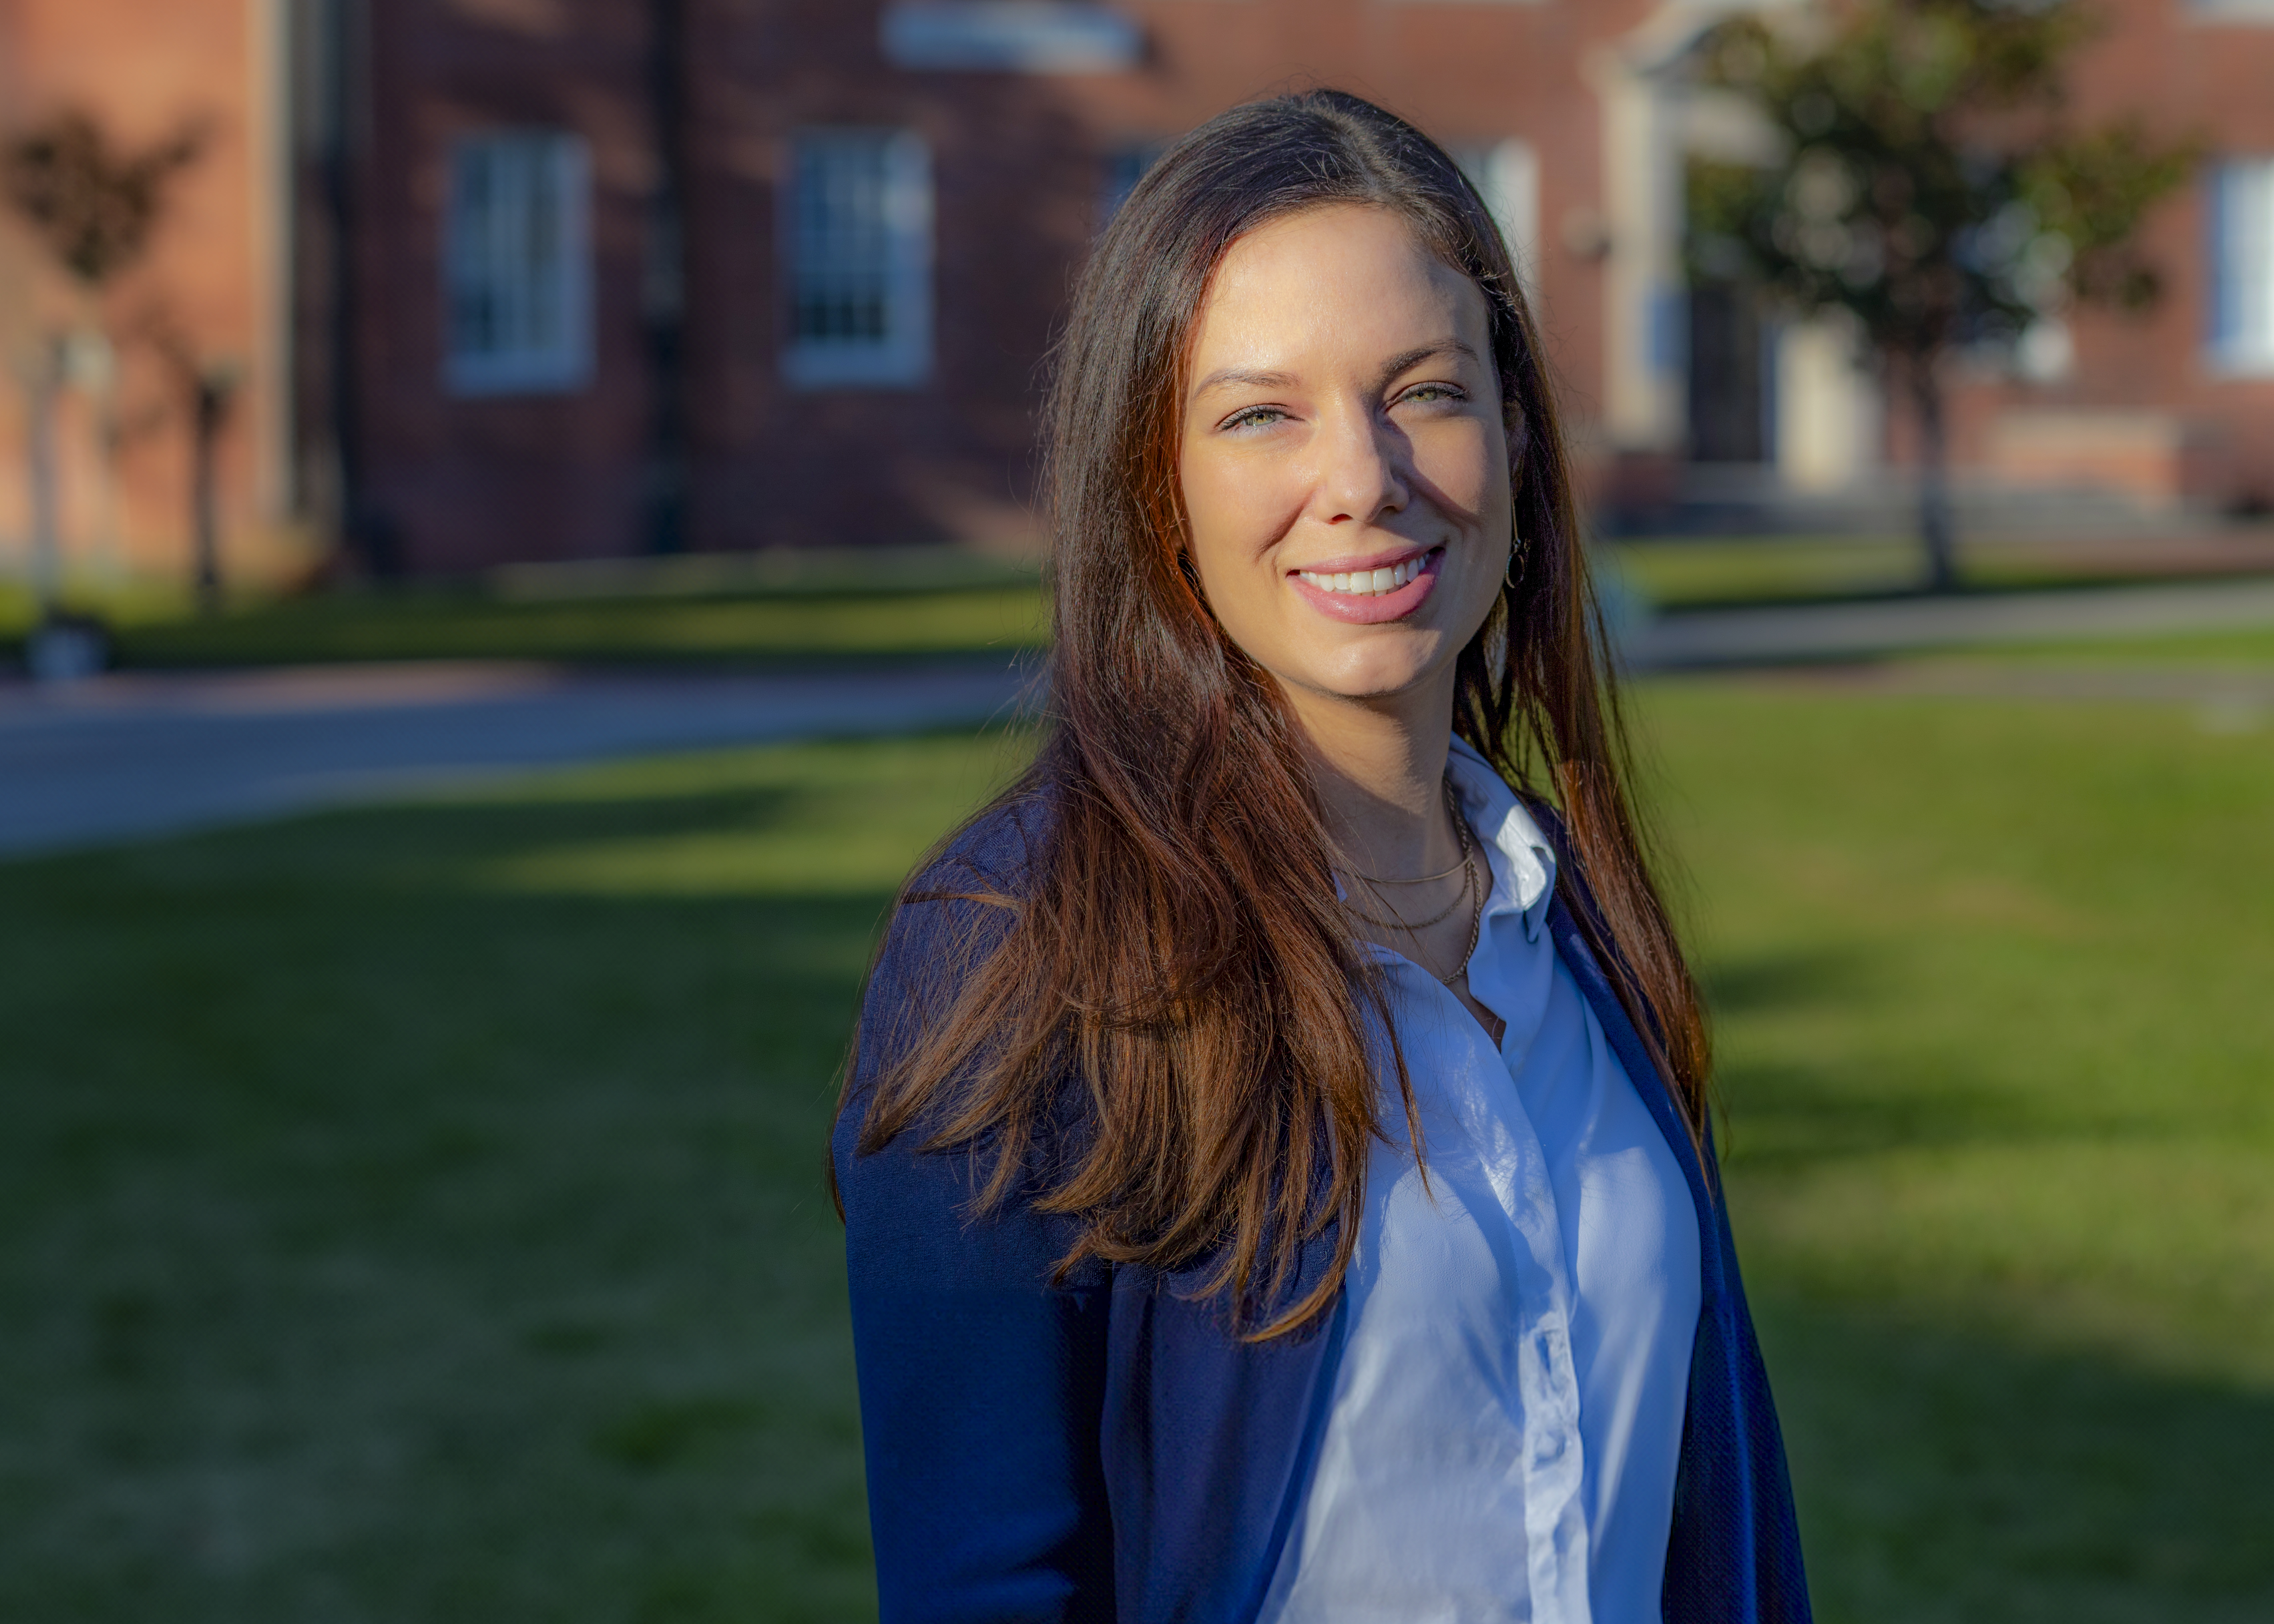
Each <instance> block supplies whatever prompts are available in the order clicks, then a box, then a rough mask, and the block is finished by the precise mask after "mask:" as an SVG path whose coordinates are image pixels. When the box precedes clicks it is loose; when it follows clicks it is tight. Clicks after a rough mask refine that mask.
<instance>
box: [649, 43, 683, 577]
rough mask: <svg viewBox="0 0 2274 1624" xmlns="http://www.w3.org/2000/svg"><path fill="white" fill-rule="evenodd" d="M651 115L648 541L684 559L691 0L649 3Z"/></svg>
mask: <svg viewBox="0 0 2274 1624" xmlns="http://www.w3.org/2000/svg"><path fill="white" fill-rule="evenodd" d="M648 109H649V117H650V119H651V124H652V128H653V133H654V140H655V155H656V165H655V176H656V179H655V191H654V192H653V194H652V195H651V197H650V199H649V200H648V222H647V262H646V265H645V267H644V274H643V276H642V279H641V298H640V309H641V314H642V316H643V318H644V321H645V324H646V327H647V354H648V382H649V387H651V389H652V390H653V391H654V396H653V406H652V408H651V414H650V417H649V424H648V447H647V469H646V486H647V492H646V495H647V502H646V508H647V511H646V515H645V528H646V534H645V536H644V538H643V540H644V543H645V545H646V550H647V551H648V552H650V553H679V552H683V551H684V550H685V549H686V546H687V542H688V536H687V529H688V525H687V519H688V512H687V510H688V450H687V439H688V436H687V402H686V389H687V363H686V336H687V171H688V161H687V144H688V143H687V0H648Z"/></svg>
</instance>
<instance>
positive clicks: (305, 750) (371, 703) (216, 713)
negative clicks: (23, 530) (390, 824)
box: [0, 580, 2274, 853]
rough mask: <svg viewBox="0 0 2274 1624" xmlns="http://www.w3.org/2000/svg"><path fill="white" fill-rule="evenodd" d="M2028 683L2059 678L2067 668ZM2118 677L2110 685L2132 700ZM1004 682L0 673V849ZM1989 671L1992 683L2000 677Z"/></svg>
mask: <svg viewBox="0 0 2274 1624" xmlns="http://www.w3.org/2000/svg"><path fill="white" fill-rule="evenodd" d="M2255 626H2274V581H2263V580H2260V581H2244V582H2225V583H2188V584H2181V585H2158V586H2146V587H2126V588H2110V589H2106V590H2097V591H2067V592H2027V593H2011V594H2004V595H1999V596H1995V597H1989V596H1985V597H1981V598H1944V599H1933V598H1907V599H1900V600H1892V601H1888V602H1884V603H1866V604H1833V605H1812V606H1803V607H1794V608H1782V609H1744V610H1719V611H1713V612H1704V613H1688V614H1678V615H1668V616H1666V617H1664V618H1662V619H1660V620H1654V621H1651V622H1647V623H1645V625H1643V626H1641V627H1639V628H1637V629H1636V630H1635V632H1634V633H1633V634H1632V635H1631V636H1630V639H1629V642H1628V651H1629V655H1630V658H1631V659H1632V661H1633V663H1634V664H1636V665H1639V666H1642V667H1644V668H1654V669H1685V668H1688V669H1698V668H1710V667H1721V668H1725V669H1727V668H1737V667H1743V666H1746V665H1795V664H1798V663H1802V662H1806V661H1810V660H1817V661H1824V660H1841V659H1855V658H1863V657H1869V656H1872V655H1880V654H1889V653H1898V652H1903V651H1909V650H1930V649H1948V648H1953V647H1960V646H1964V645H1967V644H1976V643H2000V642H2026V641H2043V640H2046V639H2059V638H2071V637H2092V636H2121V635H2142V634H2153V633H2157V632H2166V631H2188V630H2206V629H2213V628H2236V627H2255ZM1947 680H1948V681H1949V682H1950V683H1951V684H1952V688H1951V689H1950V690H1946V691H1955V690H1956V689H1959V688H1969V691H1980V690H1979V686H1978V685H1979V684H1980V683H1981V682H1982V681H1983V679H1981V678H1980V677H1978V676H1977V677H1971V678H1951V679H1947ZM2044 680H2046V681H2047V682H2049V683H2053V684H2056V685H2066V687H2065V691H2067V692H2075V691H2076V684H2077V683H2078V682H2079V680H2080V679H2079V678H2078V677H2076V676H2075V675H2074V674H2073V673H2072V674H2071V675H2069V676H2067V677H2052V676H2050V675H2048V676H2047V677H2046V678H2045V679H2044ZM2139 680H2140V679H2139V678H2138V677H2137V676H2136V675H2135V677H2131V678H2127V679H2123V680H2122V681H2121V682H2120V683H2118V685H2119V686H2125V685H2129V686H2128V687H2127V688H2126V695H2125V696H2141V695H2138V694H2137V692H2136V687H2137V683H2138V681H2139ZM2158 680H2164V679H2158ZM2168 680H2169V681H2171V682H2173V683H2180V684H2183V685H2185V684H2192V683H2195V682H2196V681H2197V680H2198V679H2195V678H2191V677H2174V678H2171V679H2168ZM2116 682H2118V680H2117V679H2112V678H2111V679H2105V680H2104V686H2105V684H2106V683H2116ZM1021 683H1022V679H1021V678H1020V675H1019V674H1018V673H1015V672H1013V671H1012V670H1010V669H1007V668H1002V667H998V668H993V669H990V668H985V667H982V666H977V665H970V664H968V663H967V664H960V665H946V664H943V665H938V666H935V667H922V668H901V669H897V670H892V671H885V672H847V673H832V674H819V673H816V674H808V675H802V676H793V675H774V676H758V675H719V674H712V675H698V674H671V675H630V674H621V673H579V672H574V671H566V670H561V669H558V668H555V667H551V666H546V665H513V664H486V663H461V664H424V665H362V666H353V665H342V666H329V667H320V668H308V669H303V670H287V671H269V672H247V673H217V674H207V675H172V676H157V675H121V676H112V677H106V678H102V679H99V680H94V681H91V682H87V683H82V684H79V685H77V686H73V687H68V688H49V689H36V688H28V687H26V686H24V685H22V684H15V685H11V686H7V687H0V853H31V852H40V851H53V850H58V849H62V848H64V847H69V846H87V845H94V844H99V843H102V842H105V841H110V840H120V839H132V838H138V837H143V836H149V835H157V834H166V833H171V832H174V831H178V830H184V829H194V828H200V827H204V826H207V825H212V824H216V823H229V822H232V821H235V820H237V819H242V818H246V817H259V816H273V815H275V814H278V813H283V812H290V811H293V810H297V809H299V808H306V807H313V806H325V805H336V804H340V803H343V802H347V801H361V800H368V799H371V798H373V797H375V796H380V795H386V794H391V793H403V792H405V791H410V790H414V789H418V788H420V787H422V786H432V785H436V784H440V783H446V782H454V781H463V780H464V779H467V778H474V777H480V776H494V775H496V774H500V773H504V772H510V771H516V770H521V769H526V768H531V767H544V766H555V765H561V764H565V763H574V762H584V761H593V760H599V759H602V758H605V757H607V756H628V755H635V754H639V753H642V752H646V751H654V750H671V749H687V748H701V747H704V746H709V745H724V744H739V743H755V742H761V741H774V740H785V739H798V738H814V737H817V736H825V735H830V734H839V735H842V734H854V733H898V732H902V731H905V730H907V729H908V728H912V727H926V726H959V725H968V724H972V723H976V722H981V721H984V720H986V719H988V718H992V717H997V716H1000V715H1002V714H1004V713H1005V711H1007V710H1008V709H1009V708H1010V707H1011V706H1012V705H1013V703H1015V702H1016V700H1017V697H1018V695H1019V693H1020V688H1021ZM1969 685H1974V686H1972V687H1969ZM1996 686H1999V688H2000V691H2006V692H2011V691H2013V688H2012V684H2011V681H2010V680H2006V681H2004V682H2003V683H2002V684H2000V685H1996ZM2087 686H2091V684H2090V683H2088V684H2087ZM2110 696H2115V695H2113V694H2111V695H2110ZM2180 696H2181V695H2180V693H2179V692H2177V691H2176V690H2175V691H2174V692H2173V694H2172V697H2180ZM2187 696H2193V697H2197V698H2200V699H2202V700H2204V701H2206V702H2207V703H2215V704H2216V703H2225V704H2227V705H2229V706H2230V707H2232V706H2234V705H2241V706H2258V705H2259V704H2260V703H2261V697H2260V694H2259V691H2258V690H2257V689H2255V688H2254V689H2253V690H2252V692H2251V693H2249V694H2248V695H2243V694H2235V695H2224V694H2221V695H2210V694H2205V693H2202V692H2200V691H2199V689H2198V688H2195V687H2188V688H2187ZM2253 714H2255V711H2254V712H2253Z"/></svg>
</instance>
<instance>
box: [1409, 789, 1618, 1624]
mask: <svg viewBox="0 0 2274 1624" xmlns="http://www.w3.org/2000/svg"><path fill="white" fill-rule="evenodd" d="M1464 754H1465V747H1461V746H1458V745H1457V746H1456V747H1455V756H1454V760H1453V762H1452V763H1451V764H1450V765H1451V771H1452V775H1453V783H1454V789H1455V793H1456V794H1457V797H1458V798H1459V800H1460V802H1461V809H1462V812H1463V814H1464V816H1466V817H1468V819H1469V820H1470V824H1471V827H1472V828H1473V829H1474V830H1475V831H1476V832H1477V834H1478V835H1479V837H1480V846H1481V847H1482V848H1484V849H1483V854H1484V855H1485V857H1486V860H1487V864H1488V865H1489V867H1490V869H1491V873H1492V884H1491V887H1490V890H1489V891H1488V892H1487V898H1486V900H1485V905H1484V907H1485V915H1486V917H1485V921H1484V924H1483V926H1482V928H1481V929H1479V931H1478V933H1477V946H1476V949H1475V951H1474V952H1473V953H1472V955H1471V957H1470V959H1469V962H1468V966H1466V967H1467V970H1468V974H1469V985H1470V989H1471V996H1473V997H1476V998H1477V1001H1478V1002H1479V1003H1480V1004H1485V1006H1486V1007H1487V1009H1490V1010H1492V1012H1493V1014H1494V1015H1495V1016H1497V1017H1499V1018H1500V1019H1502V1021H1503V1022H1504V1023H1505V1026H1504V1029H1503V1032H1502V1040H1501V1042H1500V1043H1499V1044H1498V1045H1495V1043H1494V1042H1493V1041H1492V1039H1491V1037H1490V1036H1489V1035H1488V1034H1487V1033H1486V1031H1485V1029H1484V1027H1483V1026H1481V1025H1480V1024H1479V1022H1478V1021H1477V1019H1476V1018H1475V1016H1474V1015H1472V1013H1470V1011H1468V1010H1467V1009H1466V1008H1465V1007H1464V1006H1463V1005H1462V1004H1461V1001H1460V999H1459V997H1458V996H1457V995H1456V994H1455V993H1454V991H1453V990H1452V989H1451V988H1449V987H1448V986H1447V985H1446V984H1445V983H1444V982H1442V981H1439V980H1438V979H1437V978H1436V977H1435V976H1434V975H1432V974H1430V973H1429V972H1427V970H1425V969H1423V968H1421V966H1419V965H1417V964H1415V963H1414V962H1413V961H1412V960H1411V959H1406V958H1405V957H1404V956H1403V955H1401V954H1398V953H1397V952H1394V951H1391V950H1389V949H1388V948H1384V947H1382V946H1381V945H1380V944H1369V945H1370V946H1371V947H1372V951H1373V953H1374V958H1375V959H1376V962H1378V963H1380V964H1381V965H1382V966H1383V968H1384V969H1385V970H1386V971H1387V972H1388V974H1389V980H1390V984H1391V986H1392V988H1393V989H1395V990H1396V993H1397V999H1398V1001H1399V1002H1401V1003H1404V1004H1408V1005H1409V1007H1410V1008H1411V1010H1412V1013H1413V1014H1414V1015H1419V1014H1421V1013H1422V1011H1425V1010H1426V1011H1427V1013H1428V1016H1429V1020H1428V1024H1429V1025H1432V1026H1435V1027H1436V1028H1437V1029H1438V1030H1439V1031H1441V1032H1446V1033H1459V1034H1462V1038H1463V1042H1464V1049H1463V1052H1462V1053H1461V1055H1460V1056H1459V1061H1460V1064H1464V1065H1465V1066H1467V1067H1469V1068H1471V1069H1472V1073H1473V1072H1475V1071H1481V1070H1482V1069H1483V1068H1493V1069H1495V1070H1496V1071H1498V1073H1499V1075H1498V1076H1497V1077H1495V1078H1489V1079H1487V1081H1488V1082H1490V1083H1491V1084H1492V1085H1494V1086H1490V1087H1480V1088H1478V1089H1474V1090H1463V1091H1459V1092H1460V1093H1461V1094H1463V1095H1465V1097H1468V1098H1472V1099H1476V1098H1491V1097H1499V1098H1502V1099H1504V1100H1506V1101H1508V1108H1509V1109H1508V1127H1509V1128H1510V1131H1511V1132H1513V1135H1514V1138H1515V1140H1516V1144H1515V1149H1516V1152H1517V1154H1515V1155H1514V1156H1513V1157H1511V1158H1509V1159H1508V1163H1507V1165H1508V1167H1509V1169H1510V1170H1509V1173H1508V1176H1507V1177H1499V1176H1497V1175H1496V1176H1495V1177H1494V1180H1493V1184H1494V1192H1495V1196H1496V1198H1497V1199H1498V1201H1499V1204H1500V1207H1501V1211H1502V1217H1503V1218H1504V1219H1505V1220H1506V1222H1508V1223H1509V1224H1510V1227H1511V1228H1512V1229H1514V1230H1515V1231H1516V1234H1517V1238H1518V1240H1519V1241H1520V1243H1521V1244H1519V1245H1518V1246H1517V1248H1516V1252H1515V1255H1516V1257H1517V1259H1519V1267H1518V1277H1517V1304H1518V1307H1517V1324H1516V1325H1515V1326H1513V1327H1510V1334H1511V1336H1512V1337H1513V1339H1514V1344H1515V1354H1516V1357H1515V1359H1514V1361H1513V1363H1514V1365H1515V1369H1516V1372H1517V1400H1518V1402H1519V1404H1520V1406H1521V1410H1522V1426H1523V1453H1522V1456H1521V1460H1520V1462H1519V1464H1518V1466H1517V1470H1518V1471H1519V1472H1520V1473H1521V1474H1522V1477H1523V1484H1522V1495H1523V1503H1524V1508H1525V1568H1526V1573H1525V1577H1526V1580H1527V1584H1528V1590H1529V1594H1530V1598H1531V1612H1532V1619H1533V1620H1535V1621H1536V1624H1591V1619H1592V1609H1591V1608H1590V1606H1589V1603H1588V1592H1587V1573H1588V1554H1589V1553H1588V1537H1587V1524H1586V1515H1585V1500H1584V1495H1583V1491H1584V1485H1585V1451H1584V1448H1583V1447H1582V1444H1581V1441H1580V1433H1579V1381H1578V1373H1577V1369H1576V1368H1575V1366H1574V1365H1573V1363H1572V1358H1571V1335H1570V1326H1571V1314H1572V1295H1573V1294H1572V1283H1571V1277H1570V1267H1569V1266H1568V1264H1567V1262H1566V1259H1567V1258H1568V1256H1569V1253H1568V1252H1566V1250H1565V1247H1564V1237H1563V1232H1562V1221H1561V1220H1560V1218H1559V1217H1558V1215H1557V1213H1556V1207H1555V1189H1554V1187H1553V1185H1552V1184H1551V1183H1550V1181H1549V1174H1548V1166H1547V1152H1546V1150H1545V1148H1544V1147H1542V1145H1541V1144H1540V1135H1539V1133H1538V1132H1537V1131H1536V1130H1535V1129H1534V1128H1533V1126H1532V1119H1531V1116H1530V1114H1529V1113H1528V1112H1527V1111H1526V1110H1525V1105H1524V1101H1523V1099H1522V1097H1521V1096H1520V1095H1518V1094H1516V1093H1515V1092H1514V1090H1513V1087H1512V1082H1513V1079H1514V1078H1515V1077H1516V1075H1517V1072H1518V1071H1520V1070H1521V1068H1522V1066H1523V1064H1524V1059H1525V1051H1526V1049H1528V1048H1529V1046H1530V1044H1531V1042H1532V1038H1533V1037H1534V1036H1535V1035H1536V1034H1537V1033H1538V1031H1539V1026H1540V1011H1538V1010H1531V1011H1510V1010H1502V1009H1499V1008H1495V1007H1494V1005H1493V1004H1492V1003H1491V1002H1490V1000H1489V999H1487V998H1486V997H1484V996H1480V994H1479V993H1478V990H1477V989H1480V988H1484V989H1494V988H1496V987H1498V986H1499V985H1500V984H1501V978H1500V977H1499V976H1497V975H1496V974H1495V973H1494V968H1493V966H1494V962H1495V959H1496V958H1497V957H1498V954H1499V951H1500V947H1499V943H1498V942H1497V940H1496V938H1497V936H1498V935H1499V933H1500V932H1502V931H1503V930H1521V931H1522V932H1523V933H1524V936H1525V941H1526V943H1527V944H1537V943H1538V941H1539V940H1540V934H1541V932H1542V931H1543V930H1544V929H1546V921H1547V907H1548V902H1549V898H1550V897H1551V896H1552V893H1553V891H1554V889H1555V868H1554V863H1555V859H1554V856H1553V854H1552V853H1548V852H1547V851H1544V850H1542V849H1541V848H1540V847H1538V846H1534V845H1532V844H1531V843H1530V842H1528V841H1524V842H1519V841H1517V840H1515V839H1512V838H1510V837H1512V836H1514V835H1516V834H1517V832H1518V831H1519V829H1520V825H1519V824H1518V823H1517V820H1516V819H1515V818H1514V817H1513V816H1511V814H1512V813H1513V809H1514V808H1513V801H1512V798H1511V799H1510V802H1509V804H1508V805H1507V806H1498V805H1495V801H1496V800H1497V799H1498V798H1497V797H1495V796H1494V795H1492V793H1491V791H1490V789H1488V788H1487V787H1486V786H1485V784H1482V783H1480V782H1479V781H1478V780H1479V775H1480V774H1484V775H1489V774H1490V773H1491V769H1490V768H1489V767H1487V766H1486V765H1485V764H1484V763H1483V762H1482V760H1481V758H1473V759H1472V760H1465V759H1463V756H1464ZM1488 782H1489V783H1490V785H1491V786H1492V787H1495V788H1499V787H1500V786H1499V783H1498V779H1497V778H1489V779H1488ZM1501 795H1502V796H1506V795H1507V791H1506V790H1505V789H1504V788H1501ZM1495 859H1497V861H1495ZM1527 893H1528V894H1527ZM1400 1025H1401V1027H1403V1028H1404V1030H1407V1031H1418V1030H1420V1029H1421V1026H1422V1023H1421V1022H1419V1021H1416V1020H1414V1019H1410V1018H1409V1019H1405V1020H1403V1021H1401V1022H1400ZM1448 1058H1449V1056H1448ZM1471 1126H1472V1132H1478V1133H1493V1134H1494V1136H1495V1137H1497V1134H1496V1132H1495V1128H1494V1125H1492V1124H1481V1123H1479V1124H1472V1125H1471ZM1423 1151H1424V1154H1425V1156H1426V1154H1427V1146H1426V1145H1425V1146H1424V1147H1423Z"/></svg>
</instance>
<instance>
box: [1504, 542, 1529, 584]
mask: <svg viewBox="0 0 2274 1624" xmlns="http://www.w3.org/2000/svg"><path fill="white" fill-rule="evenodd" d="M1523 557H1524V538H1523V537H1521V536H1518V537H1517V538H1516V540H1515V541H1514V543H1513V544H1511V545H1510V547H1509V550H1508V567H1507V568H1504V569H1502V571H1501V574H1500V578H1501V579H1502V580H1503V581H1505V582H1507V583H1508V590H1510V591H1511V592H1513V591H1514V590H1516V566H1517V562H1518V560H1521V559H1522V558H1523Z"/></svg>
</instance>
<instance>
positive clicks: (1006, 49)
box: [877, 0, 1145, 73]
mask: <svg viewBox="0 0 2274 1624" xmlns="http://www.w3.org/2000/svg"><path fill="white" fill-rule="evenodd" d="M877 43H878V44H880V45H881V46H882V47H883V48H884V53H885V61H887V62H889V63H891V64H892V65H893V66H894V67H896V68H912V69H915V70H917V71H930V72H979V73H1126V72H1127V71H1129V70H1131V69H1133V68H1134V67H1136V66H1137V65H1138V64H1140V63H1141V62H1142V61H1143V60H1144V56H1145V35H1144V33H1143V31H1142V30H1141V29H1140V28H1139V27H1138V26H1137V24H1136V23H1135V22H1134V21H1133V20H1132V19H1129V18H1127V17H1125V16H1123V15H1122V14H1121V13H1120V12H1119V11H1116V10H1115V9H1114V8H1113V7H1111V6H1110V5H1084V4H1075V3H1074V0H895V3H894V4H890V5H887V6H885V9H884V11H882V12H881V13H880V14H879V15H878V18H877Z"/></svg>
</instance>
